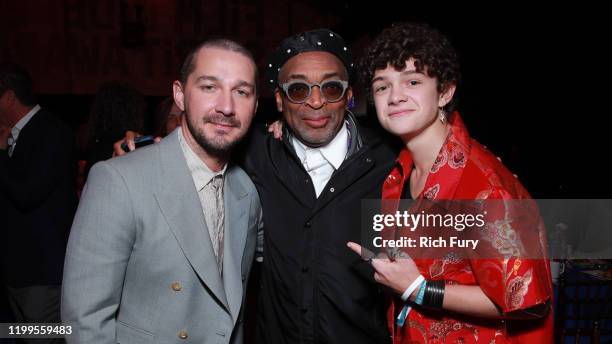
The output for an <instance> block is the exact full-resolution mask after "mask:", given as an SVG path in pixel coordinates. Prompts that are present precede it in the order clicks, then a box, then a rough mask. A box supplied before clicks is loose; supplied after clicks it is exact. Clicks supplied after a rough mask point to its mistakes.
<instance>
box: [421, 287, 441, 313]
mask: <svg viewBox="0 0 612 344" xmlns="http://www.w3.org/2000/svg"><path fill="white" fill-rule="evenodd" d="M445 286H446V283H445V282H444V280H440V281H427V285H426V287H425V296H424V297H423V306H424V307H427V308H432V309H437V310H440V309H442V304H443V303H444V290H445Z"/></svg>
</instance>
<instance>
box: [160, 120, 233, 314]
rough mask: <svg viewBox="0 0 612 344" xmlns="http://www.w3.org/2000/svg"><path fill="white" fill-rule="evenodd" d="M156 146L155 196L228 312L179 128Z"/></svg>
mask: <svg viewBox="0 0 612 344" xmlns="http://www.w3.org/2000/svg"><path fill="white" fill-rule="evenodd" d="M178 130H180V127H179V129H178ZM159 149H160V184H161V186H160V189H159V191H158V192H156V195H155V197H156V199H157V202H158V204H159V207H160V209H161V211H162V213H163V215H164V217H165V218H166V221H167V222H168V225H169V226H170V229H171V231H172V233H173V234H174V236H175V238H176V240H177V241H178V243H179V245H180V246H181V249H182V250H183V253H184V255H185V257H187V260H188V261H189V263H190V264H191V266H192V267H193V269H194V271H195V272H196V273H197V275H198V276H199V278H200V279H201V280H202V281H203V282H204V284H205V285H206V287H207V288H208V289H209V290H210V291H211V292H212V293H213V294H214V296H215V297H216V298H217V300H218V301H219V302H220V303H221V305H223V306H224V307H225V309H226V310H228V312H229V311H230V307H229V306H228V302H227V299H226V294H225V289H224V287H223V282H222V280H221V276H220V274H219V269H218V268H217V264H216V258H215V254H214V252H213V248H212V243H211V241H210V236H209V234H208V229H207V227H206V221H205V220H204V215H203V213H202V206H201V204H200V199H199V197H198V194H197V192H196V190H195V187H194V184H193V179H192V177H191V173H190V172H189V169H188V168H187V163H186V162H185V158H184V156H183V154H182V151H181V148H180V145H179V142H178V131H177V130H175V131H174V132H173V133H172V134H170V135H169V136H168V137H166V138H165V139H164V140H162V142H161V143H159Z"/></svg>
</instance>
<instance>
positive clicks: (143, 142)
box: [121, 135, 155, 152]
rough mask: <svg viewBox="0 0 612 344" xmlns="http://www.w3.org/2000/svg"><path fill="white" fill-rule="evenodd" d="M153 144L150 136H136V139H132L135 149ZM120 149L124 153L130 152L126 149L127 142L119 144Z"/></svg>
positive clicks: (152, 138)
mask: <svg viewBox="0 0 612 344" xmlns="http://www.w3.org/2000/svg"><path fill="white" fill-rule="evenodd" d="M153 142H155V141H154V137H153V136H152V135H145V136H138V137H137V138H135V139H134V145H135V146H136V148H137V149H138V148H140V147H144V146H148V145H150V144H152V143H153ZM121 149H123V151H124V152H129V151H130V149H129V148H128V145H127V142H124V143H122V144H121Z"/></svg>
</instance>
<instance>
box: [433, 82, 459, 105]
mask: <svg viewBox="0 0 612 344" xmlns="http://www.w3.org/2000/svg"><path fill="white" fill-rule="evenodd" d="M456 89H457V85H455V84H450V85H448V86H447V87H446V89H445V90H444V92H442V93H440V99H439V100H438V107H439V108H443V107H445V106H446V104H448V103H450V101H451V100H452V99H453V96H454V95H455V90H456Z"/></svg>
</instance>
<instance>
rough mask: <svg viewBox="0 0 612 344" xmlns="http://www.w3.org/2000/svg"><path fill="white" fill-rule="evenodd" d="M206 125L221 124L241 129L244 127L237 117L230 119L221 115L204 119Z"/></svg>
mask: <svg viewBox="0 0 612 344" xmlns="http://www.w3.org/2000/svg"><path fill="white" fill-rule="evenodd" d="M203 122H204V123H213V124H221V125H227V126H232V127H237V128H240V126H241V125H242V124H241V123H240V121H239V120H238V119H237V118H236V117H233V116H232V117H228V116H224V115H221V114H218V115H211V116H207V117H204V119H203Z"/></svg>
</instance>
